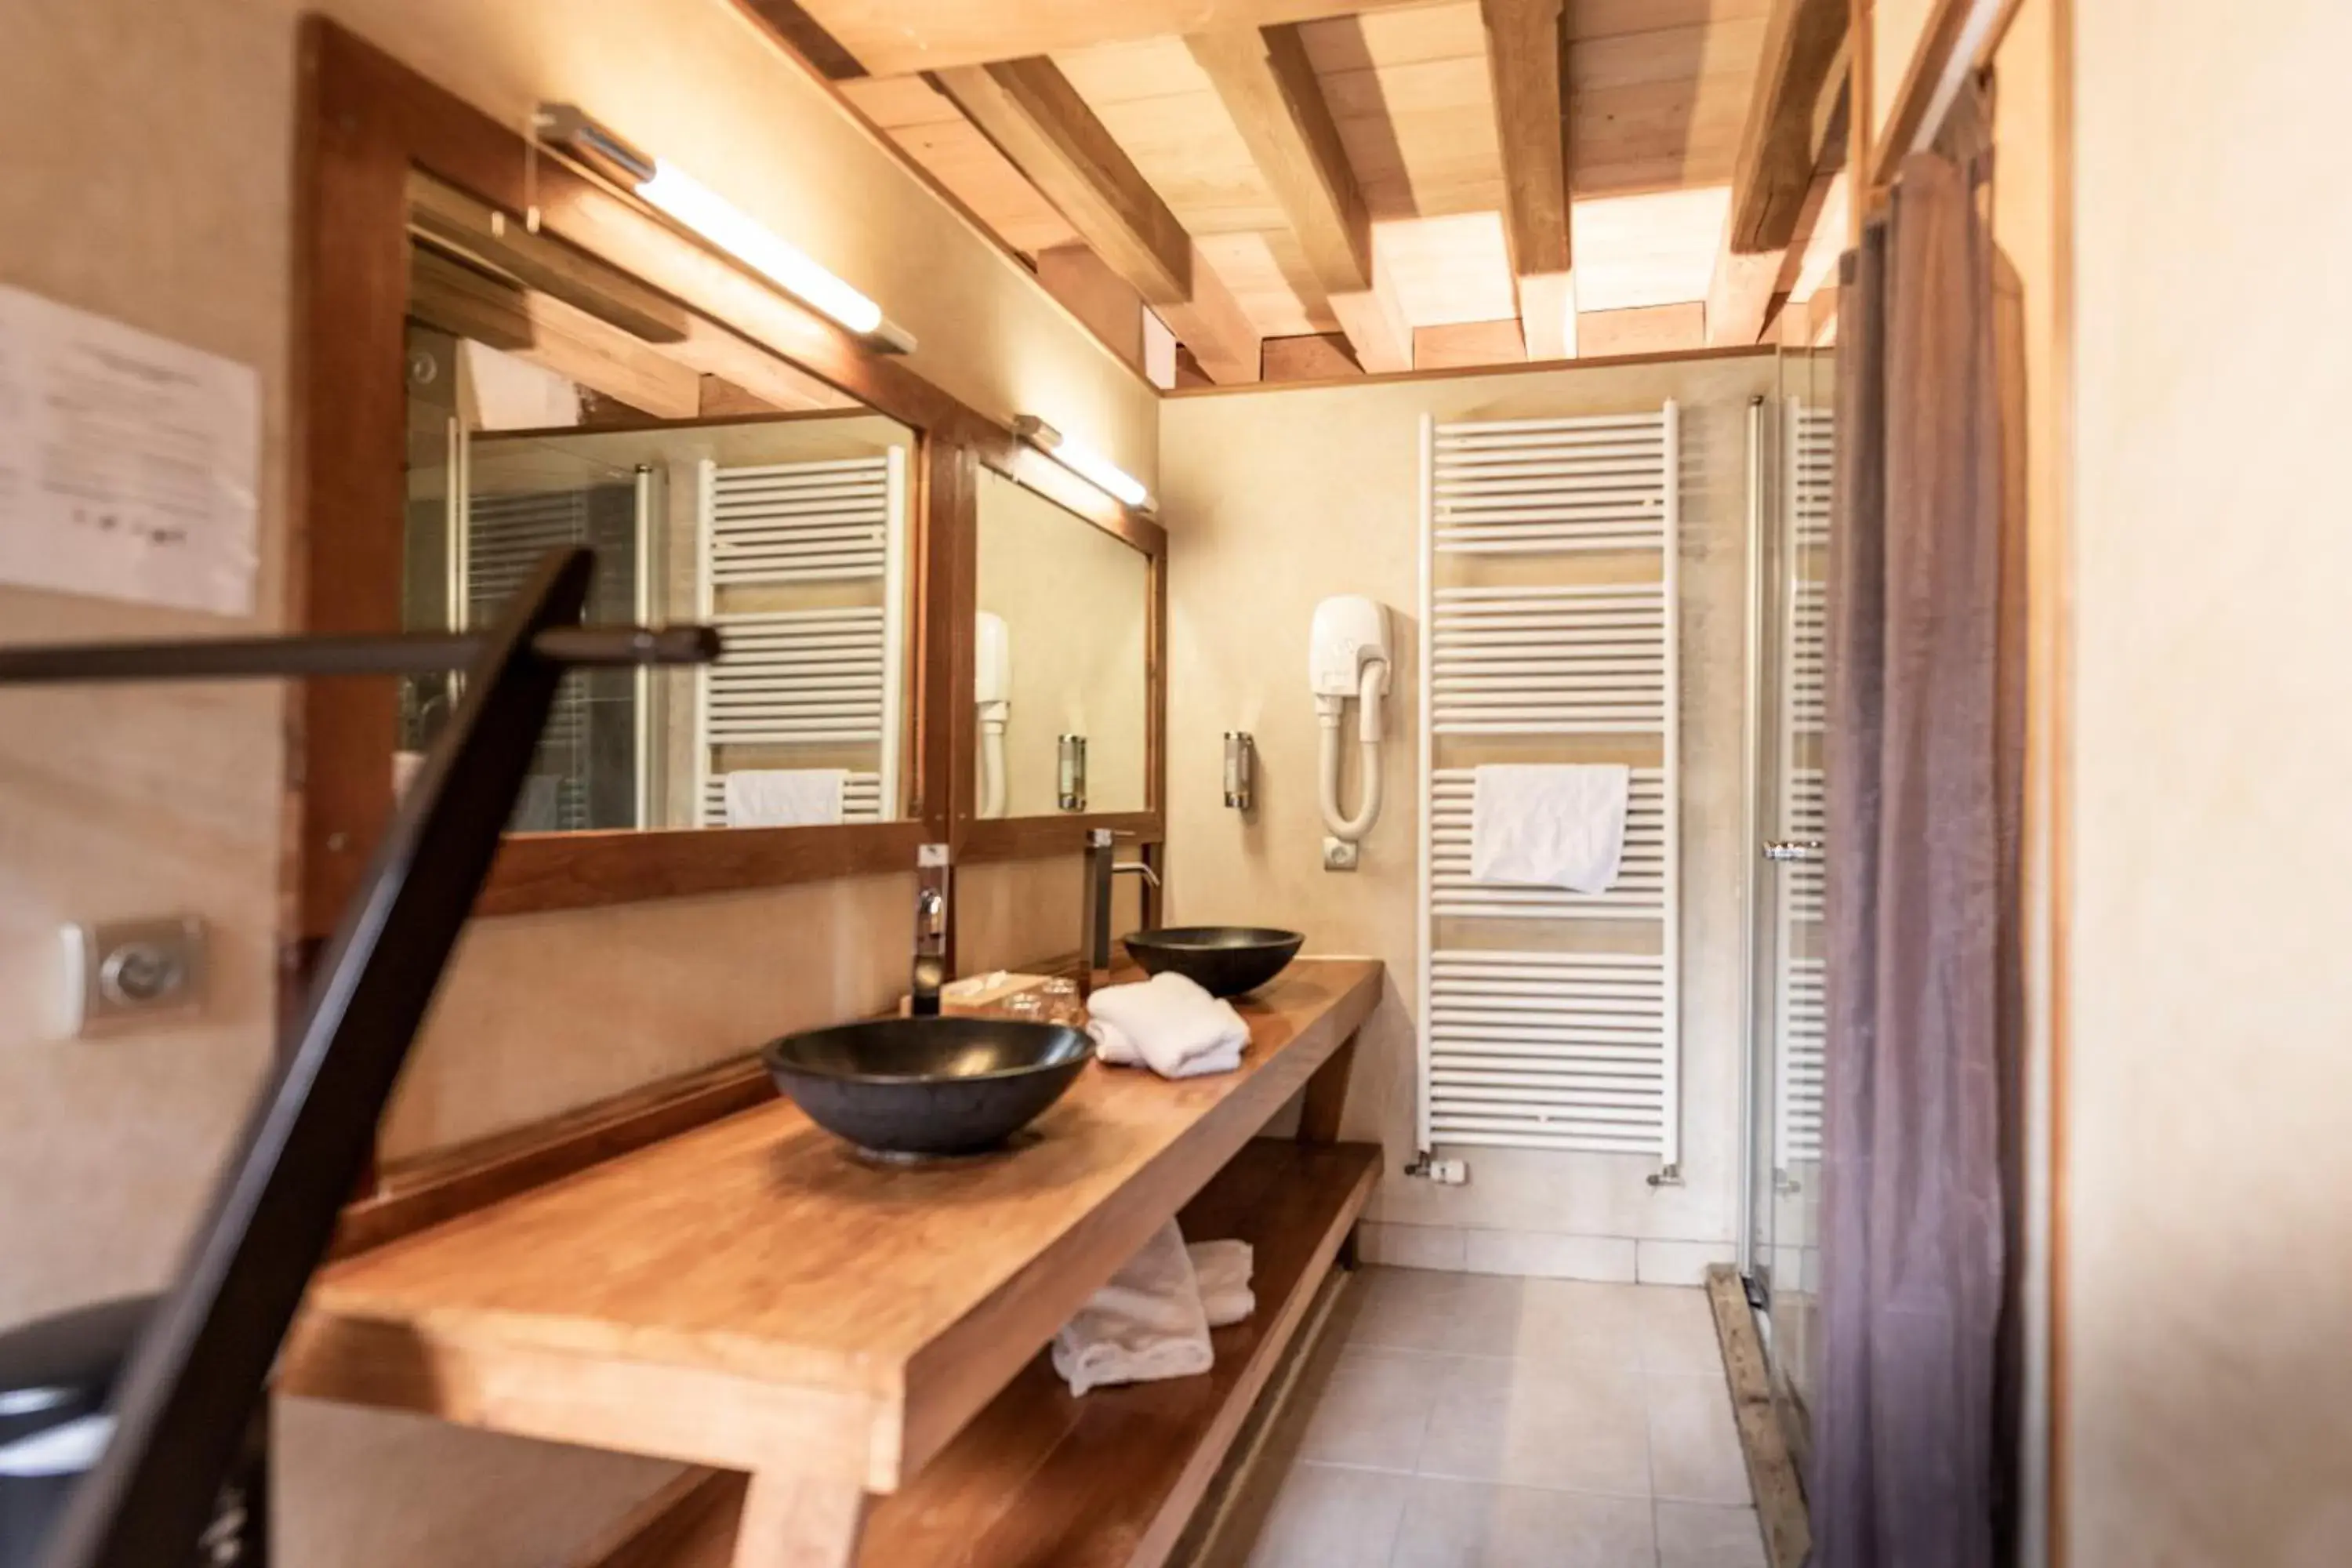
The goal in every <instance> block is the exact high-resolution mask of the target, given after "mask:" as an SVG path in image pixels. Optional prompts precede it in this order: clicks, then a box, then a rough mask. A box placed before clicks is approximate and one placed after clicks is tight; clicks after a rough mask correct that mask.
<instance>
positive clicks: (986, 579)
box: [965, 447, 1166, 859]
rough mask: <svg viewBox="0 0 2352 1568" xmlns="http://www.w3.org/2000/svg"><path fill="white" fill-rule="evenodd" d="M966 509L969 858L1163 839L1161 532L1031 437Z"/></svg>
mask: <svg viewBox="0 0 2352 1568" xmlns="http://www.w3.org/2000/svg"><path fill="white" fill-rule="evenodd" d="M1015 450H1016V453H1017V456H1016V458H1015V459H1014V460H1013V461H1010V462H1005V463H1003V464H1001V465H997V464H992V465H988V466H983V467H982V468H981V469H980V472H979V476H978V481H977V483H978V496H977V500H976V503H975V505H974V509H973V510H974V518H975V527H976V530H977V539H976V542H975V546H974V555H975V563H974V570H973V579H974V589H973V595H972V598H973V616H972V628H973V656H972V702H973V718H974V731H975V732H974V737H973V742H972V748H971V762H970V768H971V778H970V780H969V781H968V789H969V794H968V795H967V797H966V798H968V799H969V801H970V802H971V822H970V826H969V827H968V829H967V832H966V836H965V837H966V842H967V846H968V849H967V858H983V859H984V858H995V857H998V856H1007V855H1015V854H1024V853H1050V852H1053V851H1054V850H1056V849H1060V848H1074V847H1077V846H1079V845H1080V844H1081V843H1082V842H1083V840H1084V835H1085V832H1086V831H1087V829H1088V828H1098V827H1108V828H1110V829H1111V830H1113V831H1114V832H1117V833H1119V834H1122V835H1124V836H1127V837H1133V838H1137V839H1139V840H1142V841H1144V842H1146V843H1153V842H1156V841H1157V840H1158V839H1159V838H1160V835H1161V831H1162V828H1161V824H1162V821H1163V816H1162V814H1161V802H1160V757H1161V754H1162V733H1161V712H1162V709H1161V700H1162V696H1163V693H1162V691H1161V689H1160V669H1161V665H1162V661H1163V645H1162V638H1163V636H1164V618H1165V617H1164V606H1165V603H1166V588H1165V580H1166V578H1165V574H1166V535H1165V534H1164V533H1163V532H1162V531H1161V530H1160V528H1159V526H1158V525H1157V524H1156V523H1154V522H1152V521H1150V519H1149V518H1146V517H1144V516H1141V515H1140V514H1139V513H1137V512H1135V511H1133V510H1129V508H1127V507H1125V506H1122V505H1120V504H1119V503H1118V502H1116V501H1114V500H1109V499H1108V498H1107V497H1104V496H1102V495H1100V494H1099V492H1097V491H1095V490H1093V489H1092V488H1091V487H1090V486H1087V485H1086V484H1085V483H1084V482H1083V481H1075V482H1074V481H1072V480H1071V479H1070V478H1069V476H1068V475H1067V474H1066V472H1065V471H1064V470H1062V469H1060V468H1057V467H1055V466H1053V465H1052V464H1050V463H1049V462H1047V461H1046V460H1045V459H1044V458H1041V457H1040V456H1038V455H1037V454H1036V453H1034V452H1032V451H1030V450H1029V449H1027V448H1025V447H1023V448H1016V449H1015Z"/></svg>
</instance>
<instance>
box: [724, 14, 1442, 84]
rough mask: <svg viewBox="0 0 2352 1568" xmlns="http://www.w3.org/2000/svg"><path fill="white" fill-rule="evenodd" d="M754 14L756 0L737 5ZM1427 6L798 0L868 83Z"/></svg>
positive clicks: (816, 24)
mask: <svg viewBox="0 0 2352 1568" xmlns="http://www.w3.org/2000/svg"><path fill="white" fill-rule="evenodd" d="M743 3H747V4H749V5H750V8H751V9H752V10H753V11H755V12H761V13H764V12H765V11H767V10H768V9H769V8H770V7H769V6H768V5H766V4H764V3H763V0H743ZM1425 4H1427V0H1119V4H1118V5H1105V4H1103V3H1102V0H890V3H889V4H887V5H877V4H875V3H874V0H799V3H798V4H797V5H795V6H794V7H793V8H794V9H795V10H798V11H801V12H803V13H805V15H806V16H808V17H809V18H810V19H811V20H812V21H813V22H814V24H815V26H817V27H819V28H821V29H822V30H823V32H824V35H825V36H826V37H829V38H830V39H832V40H833V41H834V42H835V44H837V45H838V46H839V47H840V48H841V49H842V50H844V51H845V53H847V54H848V55H849V56H850V57H851V58H853V59H854V60H855V61H856V64H858V65H859V66H862V67H863V68H866V70H868V71H871V72H873V73H874V74H875V75H876V76H904V75H908V74H909V73H911V72H914V71H925V70H948V69H951V68H955V67H958V66H977V65H988V64H991V63H992V62H994V61H998V60H1011V59H1020V58H1026V57H1030V56H1035V55H1047V54H1051V53H1053V52H1054V51H1055V50H1056V49H1082V48H1086V47H1089V46H1092V45H1096V44H1119V43H1130V42H1134V41H1136V40H1139V39H1143V38H1157V37H1167V36H1169V35H1171V34H1177V35H1181V34H1187V33H1200V32H1215V31H1219V30H1222V29H1223V28H1227V27H1272V26H1282V25H1284V24H1286V23H1291V22H1311V21H1315V20H1317V19H1318V18H1321V17H1325V16H1353V15H1356V14H1359V13H1361V12H1366V11H1385V10H1393V9H1397V8H1399V7H1402V6H1406V5H1425Z"/></svg>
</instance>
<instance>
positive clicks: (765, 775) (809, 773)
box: [726, 768, 849, 827]
mask: <svg viewBox="0 0 2352 1568" xmlns="http://www.w3.org/2000/svg"><path fill="white" fill-rule="evenodd" d="M848 777H849V770H848V769H846V768H738V769H736V770H735V771H734V772H733V773H729V774H727V775H726V779H727V783H726V791H727V826H730V827H830V826H833V825H834V824H835V823H837V822H839V821H840V820H841V792H842V786H843V784H845V782H846V781H847V779H848Z"/></svg>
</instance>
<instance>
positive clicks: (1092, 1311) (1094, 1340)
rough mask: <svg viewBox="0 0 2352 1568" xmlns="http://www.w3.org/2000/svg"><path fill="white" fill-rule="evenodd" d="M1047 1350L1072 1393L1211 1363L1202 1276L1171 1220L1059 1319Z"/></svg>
mask: <svg viewBox="0 0 2352 1568" xmlns="http://www.w3.org/2000/svg"><path fill="white" fill-rule="evenodd" d="M1053 1354H1054V1370H1055V1372H1056V1373H1059V1374H1060V1375H1061V1378H1062V1381H1063V1382H1065V1383H1066V1384H1069V1385H1070V1392H1071V1393H1072V1394H1084V1393H1086V1392H1087V1390H1088V1389H1090V1388H1101V1387H1103V1386H1105V1385H1106V1384H1114V1383H1156V1382H1158V1381H1160V1379H1162V1378H1170V1377H1197V1376H1199V1375H1200V1374H1201V1373H1204V1372H1206V1371H1208V1370H1209V1368H1210V1367H1211V1366H1212V1365H1213V1364H1214V1363H1215V1361H1216V1354H1215V1352H1213V1351H1212V1350H1211V1349H1210V1347H1209V1319H1208V1314H1207V1313H1206V1312H1205V1311H1204V1310H1202V1305H1201V1284H1200V1280H1199V1279H1198V1278H1197V1277H1196V1276H1195V1275H1194V1274H1193V1272H1192V1255H1191V1254H1190V1253H1189V1252H1187V1251H1186V1250H1185V1248H1184V1233H1183V1232H1182V1231H1181V1230H1179V1229H1177V1228H1176V1222H1175V1221H1174V1220H1172V1219H1171V1220H1170V1221H1169V1222H1168V1223H1167V1224H1166V1225H1163V1226H1160V1229H1159V1230H1158V1231H1157V1232H1155V1233H1154V1234H1153V1236H1152V1237H1151V1239H1150V1241H1147V1242H1145V1243H1144V1244H1143V1249H1142V1250H1141V1251H1139V1252H1138V1253H1137V1254H1136V1255H1135V1256H1134V1257H1133V1258H1129V1259H1128V1260H1127V1266H1126V1267H1125V1268H1121V1269H1120V1270H1119V1271H1118V1273H1117V1274H1114V1275H1112V1276H1111V1280H1110V1283H1109V1284H1108V1285H1106V1286H1104V1287H1103V1288H1102V1289H1099V1290H1097V1291H1096V1292H1095V1293H1094V1295H1093V1296H1092V1297H1091V1298H1089V1299H1088V1300H1087V1304H1086V1305H1085V1306H1084V1307H1081V1308H1080V1309H1078V1315H1077V1316H1076V1317H1075V1318H1072V1319H1071V1320H1070V1321H1068V1322H1066V1323H1065V1324H1063V1325H1062V1328H1061V1331H1060V1332H1058V1333H1056V1334H1055V1336H1054V1352H1053Z"/></svg>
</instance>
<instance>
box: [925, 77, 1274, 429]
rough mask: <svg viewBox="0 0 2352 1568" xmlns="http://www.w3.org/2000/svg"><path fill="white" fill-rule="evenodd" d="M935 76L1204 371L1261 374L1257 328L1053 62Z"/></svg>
mask: <svg viewBox="0 0 2352 1568" xmlns="http://www.w3.org/2000/svg"><path fill="white" fill-rule="evenodd" d="M932 81H933V82H934V83H935V84H936V85H937V86H938V88H939V89H940V91H941V92H944V93H946V94H947V95H948V97H949V98H950V99H951V100H954V102H955V105H956V107H957V108H959V109H961V110H963V112H964V114H965V116H966V118H968V119H970V120H971V122H972V123H973V124H974V125H976V126H978V127H979V128H980V131H981V133H982V135H984V136H986V137H987V138H988V139H989V140H990V141H991V142H994V143H995V144H996V147H997V149H998V151H1000V152H1002V153H1003V154H1004V155H1005V157H1006V158H1008V159H1009V160H1011V161H1012V163H1013V167H1014V168H1016V169H1018V170H1020V171H1021V173H1022V174H1024V176H1026V177H1027V179H1028V180H1029V182H1030V183H1031V184H1034V185H1035V186H1036V187H1037V189H1038V191H1039V192H1040V193H1041V194H1042V195H1044V196H1045V199H1046V200H1047V201H1050V202H1052V203H1053V204H1054V205H1055V207H1057V208H1059V209H1060V211H1061V214H1062V216H1064V217H1066V218H1067V219H1069V220H1070V226H1071V227H1072V228H1074V229H1076V231H1077V234H1078V237H1079V238H1081V239H1083V240H1085V241H1086V243H1087V245H1088V246H1090V247H1093V249H1094V252H1095V254H1096V255H1097V256H1099V257H1100V258H1102V259H1103V261H1104V263H1105V264H1106V265H1107V266H1108V267H1109V268H1110V269H1111V270H1112V271H1113V272H1116V273H1117V274H1118V276H1119V277H1121V278H1123V279H1126V280H1127V282H1128V284H1129V287H1131V288H1132V289H1134V290H1135V291H1136V292H1137V293H1138V294H1140V295H1141V296H1142V297H1143V301H1144V303H1145V304H1147V305H1150V307H1151V308H1152V309H1153V310H1157V311H1158V312H1159V313H1160V320H1161V321H1165V322H1166V323H1167V324H1168V327H1169V329H1170V330H1171V331H1173V332H1174V333H1175V334H1176V335H1177V337H1178V338H1180V339H1181V340H1182V341H1183V342H1184V344H1185V346H1186V347H1188V348H1190V349H1191V350H1192V353H1193V357H1194V358H1196V359H1198V360H1199V361H1200V363H1201V366H1202V369H1203V370H1204V371H1206V372H1207V373H1208V374H1210V375H1211V376H1212V377H1213V378H1214V379H1215V380H1217V381H1219V382H1232V381H1255V380H1256V379H1258V359H1259V342H1260V340H1259V337H1258V332H1257V329H1256V328H1255V326H1253V325H1251V323H1250V320H1249V318H1248V317H1247V316H1246V315H1244V313H1243V311H1242V309H1241V307H1240V305H1238V304H1237V303H1235V302H1234V297H1233V294H1232V292H1231V291H1230V290H1228V289H1226V288H1225V286H1224V283H1223V280H1222V279H1219V278H1218V276H1217V274H1216V271H1215V269H1214V268H1212V267H1210V266H1209V264H1208V263H1207V262H1206V261H1205V260H1204V259H1202V257H1201V254H1200V249H1199V247H1197V246H1195V245H1194V244H1193V243H1192V236H1191V234H1189V233H1187V232H1186V230H1185V228H1184V226H1183V225H1182V224H1181V223H1179V222H1178V221H1177V219H1176V215H1175V214H1174V213H1172V212H1171V211H1169V210H1168V204H1167V203H1166V202H1164V201H1162V200H1160V194H1159V193H1158V192H1157V191H1154V190H1153V189H1152V188H1151V184H1150V182H1149V181H1147V180H1146V179H1144V177H1143V174H1142V173H1141V171H1139V170H1138V169H1137V168H1136V166H1135V163H1134V160H1132V159H1130V158H1129V156H1128V155H1127V153H1126V152H1125V151H1124V150H1123V149H1122V148H1121V147H1120V146H1119V144H1118V142H1117V141H1116V140H1114V139H1113V138H1112V136H1111V133H1110V132H1109V131H1108V130H1107V129H1106V128H1105V127H1104V125H1103V123H1102V121H1100V120H1098V119H1097V118H1096V117H1095V113H1094V110H1091V109H1088V108H1087V104H1086V100H1083V99H1081V98H1080V97H1079V96H1078V92H1077V89H1076V88H1074V87H1072V86H1071V85H1070V82H1069V79H1068V78H1066V77H1065V76H1064V75H1063V74H1062V72H1061V70H1060V68H1057V67H1056V66H1055V64H1054V62H1053V61H1051V60H1048V59H1044V58H1029V59H1017V60H1005V61H1001V62H999V63H997V64H993V65H982V66H963V67H958V68H953V69H950V70H942V71H938V72H935V73H934V74H933V76H932Z"/></svg>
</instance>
